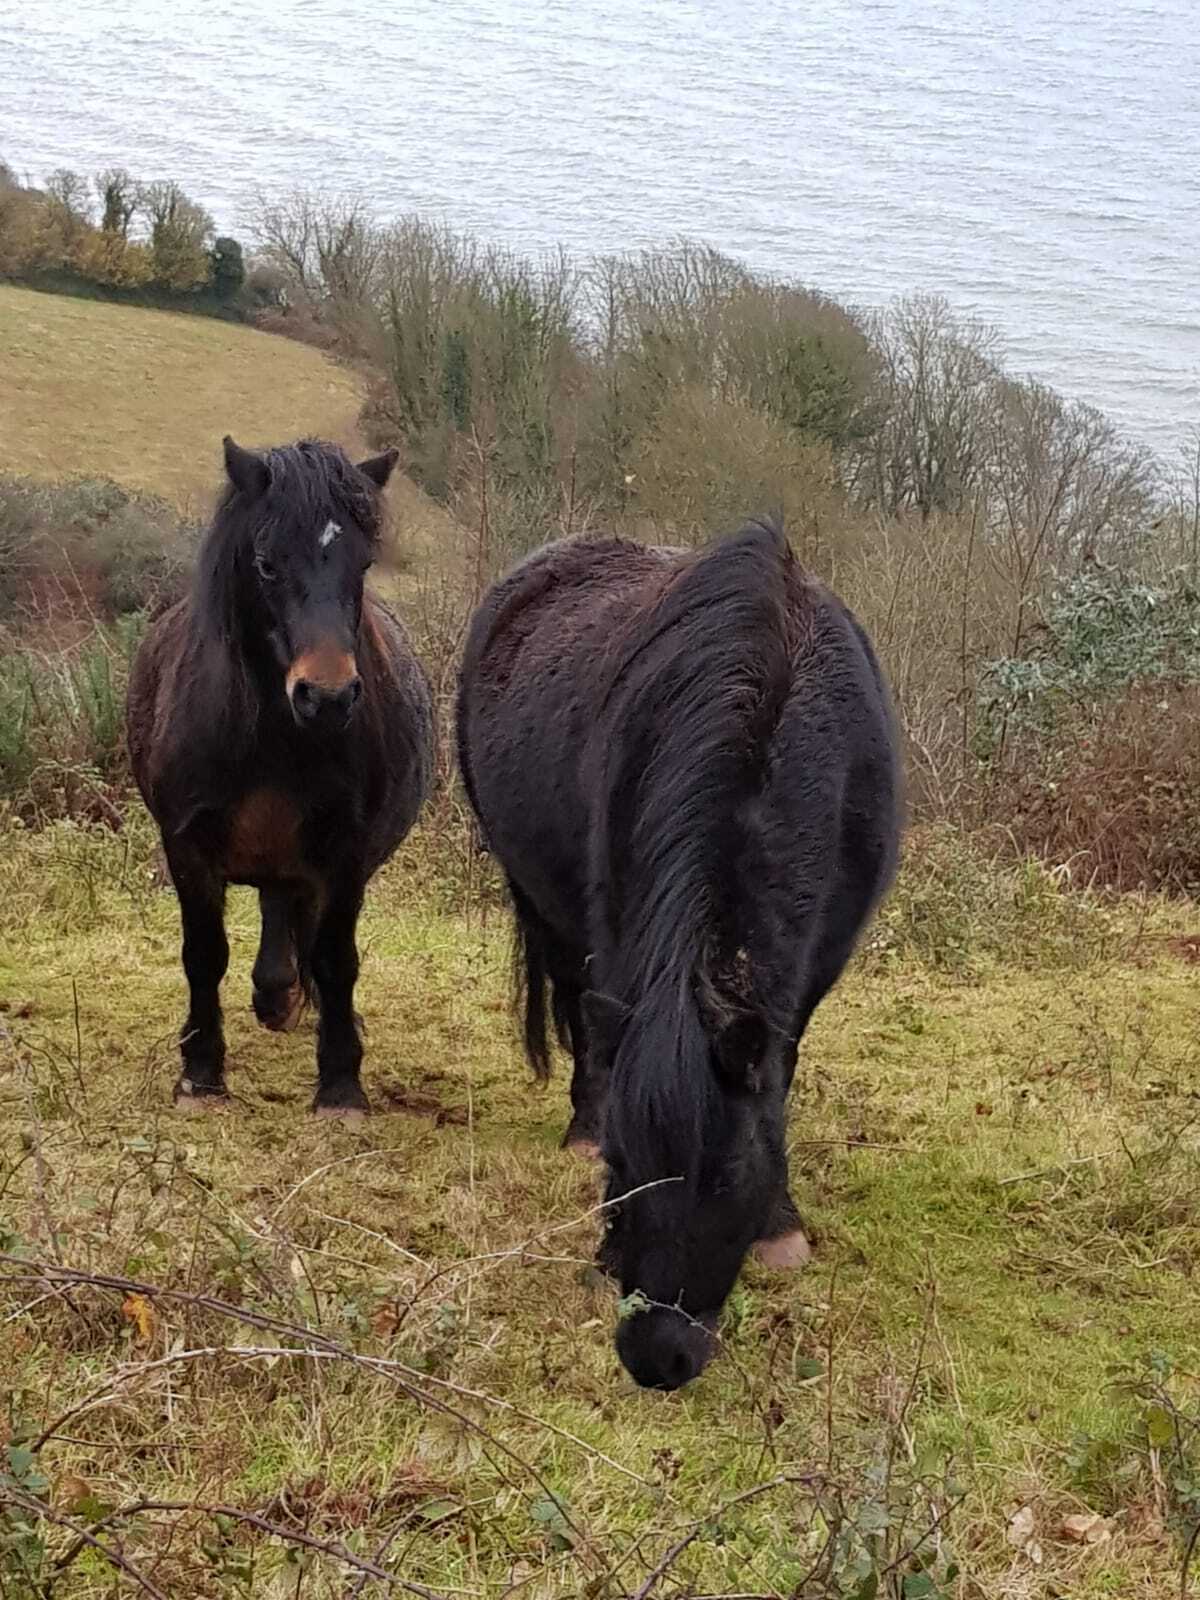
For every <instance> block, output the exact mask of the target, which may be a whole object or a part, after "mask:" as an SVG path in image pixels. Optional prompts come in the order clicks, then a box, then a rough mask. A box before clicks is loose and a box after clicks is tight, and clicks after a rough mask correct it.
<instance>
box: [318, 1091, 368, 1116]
mask: <svg viewBox="0 0 1200 1600" xmlns="http://www.w3.org/2000/svg"><path fill="white" fill-rule="evenodd" d="M312 1108H313V1115H314V1116H317V1117H337V1118H339V1119H340V1120H341V1121H342V1122H362V1121H364V1119H365V1118H367V1117H368V1116H370V1114H371V1102H370V1101H369V1100H368V1099H367V1097H366V1095H365V1094H364V1093H363V1092H362V1089H361V1088H360V1087H359V1085H358V1084H357V1083H353V1084H346V1085H344V1086H343V1085H340V1084H339V1085H338V1087H337V1088H335V1089H329V1090H326V1091H324V1092H323V1091H321V1090H320V1089H318V1090H317V1097H316V1099H315V1100H314V1101H313V1107H312Z"/></svg>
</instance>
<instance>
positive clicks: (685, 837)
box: [593, 521, 793, 1181]
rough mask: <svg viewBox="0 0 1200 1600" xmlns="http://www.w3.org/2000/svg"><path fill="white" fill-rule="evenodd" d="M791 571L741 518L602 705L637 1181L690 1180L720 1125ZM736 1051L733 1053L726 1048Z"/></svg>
mask: <svg viewBox="0 0 1200 1600" xmlns="http://www.w3.org/2000/svg"><path fill="white" fill-rule="evenodd" d="M792 564H793V558H792V554H791V551H790V549H789V548H788V545H787V542H786V540H785V538H784V535H783V532H782V529H781V528H779V527H778V526H777V525H776V524H774V523H772V522H766V521H764V522H752V523H748V524H747V525H746V526H745V527H744V528H742V530H741V531H740V532H739V533H737V534H734V535H732V536H731V537H729V538H727V539H723V540H721V541H720V542H719V543H717V544H716V545H714V546H713V547H712V548H711V549H710V550H708V551H707V552H706V553H704V554H703V555H701V556H700V557H699V558H698V559H697V560H696V561H695V562H693V563H692V564H690V565H689V566H687V567H686V568H685V569H684V570H683V572H682V573H681V574H680V576H679V577H678V578H677V579H676V580H675V582H674V583H673V584H672V585H671V586H670V588H669V589H668V590H667V591H666V593H665V594H664V595H663V596H662V598H661V600H660V601H659V603H658V605H657V606H656V607H655V608H654V610H653V611H652V612H651V613H650V614H649V615H648V617H647V618H646V620H645V622H644V623H643V624H642V625H641V627H640V629H639V630H638V632H637V634H636V635H635V636H634V637H633V639H632V640H631V641H630V643H629V647H628V649H627V651H626V652H625V653H624V655H623V660H622V662H621V664H620V666H619V668H618V669H617V672H616V675H615V678H614V682H613V688H612V690H611V692H610V695H609V699H608V705H607V715H606V717H605V719H604V726H605V727H606V728H608V729H610V730H615V732H614V736H613V737H612V738H611V739H609V740H608V741H607V747H608V752H609V753H607V754H606V755H605V756H604V758H603V760H604V769H605V770H604V776H603V792H604V795H605V822H604V833H603V838H602V840H601V841H600V848H599V851H598V854H597V857H596V859H595V860H594V862H593V873H594V876H595V881H597V882H598V883H599V884H603V885H604V892H605V894H606V898H607V901H608V907H609V926H610V933H611V937H612V971H613V974H614V979H615V982H614V988H615V990H616V993H617V995H618V996H619V997H620V998H621V999H623V1000H625V1001H626V1002H627V1004H628V1005H629V1006H630V1011H629V1014H628V1017H627V1021H626V1025H625V1028H624V1031H623V1034H622V1037H621V1041H620V1044H619V1047H618V1049H617V1053H616V1058H615V1060H614V1063H613V1079H612V1094H611V1096H610V1101H609V1106H610V1110H609V1115H610V1117H611V1118H613V1119H614V1125H613V1131H614V1133H616V1134H617V1136H618V1138H619V1140H620V1143H621V1144H622V1145H623V1146H624V1148H625V1150H626V1151H627V1152H628V1153H629V1154H631V1155H632V1156H633V1157H634V1159H635V1160H636V1162H637V1169H638V1170H639V1171H641V1172H643V1173H646V1174H652V1173H653V1174H657V1175H658V1176H661V1177H668V1176H682V1177H684V1178H685V1179H688V1180H689V1181H690V1180H691V1178H692V1176H694V1171H695V1165H696V1162H697V1160H698V1157H699V1154H700V1152H701V1150H702V1148H703V1143H704V1134H705V1125H706V1123H707V1121H708V1119H709V1118H710V1116H712V1115H714V1114H716V1105H717V1089H716V1082H715V1079H714V1075H713V1072H712V1071H711V1069H710V1051H711V1050H712V1049H713V1047H714V1046H715V1047H717V1048H718V1050H719V1048H720V1038H719V1035H720V1034H721V1032H722V1029H723V1027H724V1026H725V1025H727V1024H731V1023H734V1022H737V1024H738V1025H739V1027H740V1026H742V1025H743V1024H744V1022H745V1020H746V1019H745V1018H743V1017H741V1016H740V1015H738V1014H737V1012H736V1010H735V1009H734V1008H731V1009H730V1012H729V1014H728V1015H727V1016H721V1015H719V1014H718V1015H717V1016H711V1015H709V1013H710V1012H711V1011H712V1000H713V999H714V997H716V996H717V995H718V994H719V993H720V990H721V988H722V985H721V983H720V982H719V981H716V980H718V979H719V977H720V974H719V973H717V972H715V971H710V970H709V968H710V965H715V964H716V963H718V962H720V960H721V959H722V952H723V951H725V950H726V947H727V945H728V942H729V937H730V931H731V929H732V928H733V927H734V926H735V923H736V914H735V909H734V907H733V905H732V904H731V903H730V901H729V894H730V889H729V886H730V884H731V883H733V884H736V880H737V877H738V875H739V874H738V861H739V858H740V857H741V856H742V855H743V853H744V851H745V849H746V846H747V845H748V844H749V843H750V842H751V841H750V840H749V838H748V830H750V829H752V828H753V826H754V823H753V821H752V812H753V808H752V806H751V805H750V802H751V801H752V800H753V798H754V797H755V796H756V795H757V794H758V793H760V792H761V790H762V787H763V785H764V783H765V782H766V779H767V775H768V766H769V759H770V746H771V741H772V738H773V736H774V733H775V729H776V725H777V723H778V721H779V717H780V716H781V714H782V711H783V706H784V703H785V700H786V698H787V694H788V691H789V689H790V686H791V677H792V655H793V640H792V631H793V630H792V625H791V623H790V620H789V619H790V614H791V608H790V604H789V601H790V595H791V585H792V578H791V568H792ZM737 1053H738V1054H741V1052H740V1051H739V1052H737Z"/></svg>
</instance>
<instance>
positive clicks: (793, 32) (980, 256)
mask: <svg viewBox="0 0 1200 1600" xmlns="http://www.w3.org/2000/svg"><path fill="white" fill-rule="evenodd" d="M0 154H2V155H4V156H5V157H6V158H7V159H8V160H9V161H10V162H12V163H13V164H15V165H16V166H17V167H18V168H20V169H22V170H26V169H27V170H28V171H29V172H30V174H31V176H34V177H39V176H41V175H43V174H44V173H45V172H46V171H48V170H50V169H51V168H53V167H55V166H60V165H70V166H76V167H85V168H95V167H99V166H102V165H106V164H109V163H111V162H115V161H119V162H121V163H123V164H124V165H126V166H129V167H130V168H132V169H133V170H134V171H135V172H137V173H138V174H139V175H142V176H153V175H169V176H174V177H177V178H179V179H180V180H181V181H182V182H183V183H184V185H185V186H186V187H187V188H188V189H189V191H191V192H192V193H194V194H195V195H196V196H197V198H199V199H202V200H203V201H204V202H205V203H206V204H207V205H208V206H209V207H210V208H211V209H212V210H213V212H214V213H215V214H216V216H217V218H218V221H219V222H220V223H221V224H222V225H224V226H226V227H228V228H234V229H236V228H237V227H238V225H239V224H244V220H245V212H246V207H247V203H248V202H249V200H250V198H251V196H252V195H253V192H254V190H255V188H256V186H259V185H261V186H263V187H265V188H268V189H277V188H281V187H285V186H289V185H292V184H296V183H314V184H319V185H322V186H327V187H331V188H338V189H346V190H353V191H356V192H359V193H362V194H364V195H365V196H366V197H368V198H369V199H370V201H371V202H372V205H373V206H374V207H375V208H376V209H377V210H378V211H379V212H380V213H381V214H394V213H396V212H400V211H405V210H413V209H419V210H421V211H426V212H430V213H435V214H439V215H442V216H444V217H446V218H448V219H449V220H450V221H452V222H454V223H456V224H459V225H461V226H464V227H468V228H472V229H475V230H477V231H478V232H480V233H481V234H483V235H486V236H487V237H489V238H491V239H496V240H500V241H503V242H505V243H508V244H511V245H514V246H517V247H519V248H522V249H532V250H539V249H542V248H544V247H547V246H550V245H552V244H556V243H565V244H567V245H570V246H571V247H572V248H574V249H576V250H578V251H581V252H590V251H595V250H611V249H621V248H626V247H630V246H636V245H643V244H650V243H655V242H659V241H662V240H665V239H668V238H670V237H671V236H673V235H677V234H680V233H687V234H690V235H694V236H697V237H702V238H704V239H705V240H707V241H709V242H711V243H713V244H715V245H717V246H719V247H720V248H721V249H724V250H728V251H730V252H731V253H733V254H735V255H738V256H740V257H742V258H743V259H744V260H746V261H748V262H750V263H751V264H752V265H754V266H756V267H762V268H767V269H770V270H773V271H777V272H781V273H784V274H787V275H791V276H796V277H800V278H803V279H805V280H807V281H809V282H812V283H815V284H817V285H819V286H820V287H822V288H824V289H827V290H829V291H830V292H831V293H834V294H836V295H838V296H840V297H842V298H847V299H850V300H856V301H859V302H864V303H874V302H879V301H882V300H886V299H887V298H888V297H889V296H891V295H893V294H897V293H903V292H906V291H911V290H914V289H921V290H936V291H939V292H942V293H944V294H946V295H947V296H948V297H949V298H950V300H951V301H952V302H953V303H954V304H955V305H956V306H958V307H960V308H962V309H964V310H970V311H974V312H977V313H978V314H980V315H981V316H983V317H985V318H986V319H988V320H989V321H991V322H994V323H995V324H996V325H997V326H998V327H999V328H1000V329H1001V330H1002V332H1003V335H1004V342H1005V346H1006V348H1007V351H1008V355H1009V358H1010V360H1011V361H1012V363H1013V364H1014V365H1015V366H1016V367H1018V368H1019V369H1022V370H1031V371H1034V372H1036V373H1037V374H1038V375H1039V376H1040V377H1043V378H1045V379H1047V380H1048V381H1050V382H1052V383H1054V384H1056V385H1058V386H1059V387H1060V388H1062V389H1064V390H1066V391H1067V392H1069V393H1071V394H1075V395H1079V396H1081V397H1083V398H1085V399H1087V400H1090V401H1092V402H1093V403H1095V404H1098V405H1100V406H1103V407H1104V408H1105V409H1106V410H1108V411H1109V412H1110V413H1111V414H1112V415H1113V416H1114V418H1115V419H1116V420H1117V421H1118V422H1120V423H1121V424H1122V425H1123V426H1124V427H1126V428H1127V429H1128V430H1129V431H1131V432H1133V433H1135V434H1137V435H1139V436H1141V437H1142V438H1145V439H1146V440H1148V441H1149V442H1151V443H1153V444H1155V445H1156V446H1158V447H1159V448H1160V449H1163V450H1164V451H1171V450H1173V448H1174V444H1175V441H1176V440H1177V439H1178V438H1179V436H1180V434H1181V432H1182V430H1183V428H1184V427H1185V425H1187V424H1189V423H1192V422H1195V421H1200V293H1198V290H1197V262H1198V259H1200V13H1198V11H1197V7H1196V3H1195V0H1061V3H1058V4H1053V3H1050V0H1006V3H1004V4H997V3H995V0H811V3H808V4H805V3H802V0H791V3H784V0H756V3H754V4H748V3H746V0H542V3H535V0H492V3H490V4H488V3H470V0H412V3H408V4H398V5H392V6H384V5H380V4H372V3H370V0H290V3H289V0H239V3H237V4H233V3H231V0H172V3H171V4H169V5H167V4H162V3H161V0H72V3H71V4H69V5H63V4H59V3H50V0H27V3H26V4H25V5H23V6H20V7H18V5H17V4H16V3H15V0H0Z"/></svg>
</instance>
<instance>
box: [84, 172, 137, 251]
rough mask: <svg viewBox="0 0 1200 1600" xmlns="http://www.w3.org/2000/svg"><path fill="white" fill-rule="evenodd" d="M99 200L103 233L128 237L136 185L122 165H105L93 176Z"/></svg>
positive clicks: (135, 208) (133, 213)
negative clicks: (101, 170)
mask: <svg viewBox="0 0 1200 1600" xmlns="http://www.w3.org/2000/svg"><path fill="white" fill-rule="evenodd" d="M94 181H95V185H96V198H97V199H98V200H99V202H100V213H101V215H100V227H101V229H102V231H103V232H104V233H109V234H112V235H113V236H114V237H116V238H120V239H128V237H129V225H130V223H131V222H132V221H133V218H134V215H135V214H136V212H137V207H138V186H137V184H136V183H135V182H134V180H133V178H132V176H131V175H130V174H129V173H128V172H127V171H126V170H125V168H124V167H106V168H105V170H104V171H103V172H98V173H97V174H96V177H95V180H94Z"/></svg>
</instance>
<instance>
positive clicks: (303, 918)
mask: <svg viewBox="0 0 1200 1600" xmlns="http://www.w3.org/2000/svg"><path fill="white" fill-rule="evenodd" d="M395 460H396V457H395V453H394V452H391V451H389V452H388V453H387V454H386V455H381V456H376V457H375V458H373V459H372V460H370V461H364V462H362V463H361V464H360V465H359V466H357V467H356V466H354V465H353V464H352V463H351V462H350V460H349V459H348V458H347V456H346V455H345V454H344V453H343V452H342V451H341V450H340V449H338V448H337V447H336V446H335V445H329V444H323V443H320V442H317V441H313V440H304V441H303V442H301V443H300V444H296V445H290V446H288V447H287V448H284V449H278V450H269V451H267V452H265V453H264V454H262V455H259V454H256V453H254V452H252V451H249V450H243V449H241V448H240V447H239V446H238V445H236V444H234V442H233V440H232V439H226V440H225V467H226V471H227V473H228V477H229V482H228V486H227V489H226V492H225V494H224V497H223V498H222V500H221V503H220V505H219V507H218V509H217V513H216V517H215V519H214V521H213V524H212V527H211V528H210V530H209V532H208V534H207V537H206V538H205V540H204V543H203V545H202V547H201V550H200V556H199V562H198V565H197V570H196V574H195V578H194V581H193V583H192V587H191V592H190V594H189V595H188V596H187V597H186V598H185V599H183V600H181V601H180V602H179V603H178V604H177V605H174V606H172V607H171V608H170V610H168V611H166V612H164V613H163V614H162V615H161V616H160V617H159V618H158V620H157V621H156V622H154V623H153V624H152V626H151V628H150V631H149V633H148V634H147V636H146V638H145V640H144V642H143V644H142V646H141V649H140V650H139V651H138V655H137V659H136V661H135V662H134V667H133V674H132V677H131V680H130V685H129V699H128V705H127V708H126V732H127V736H128V741H129V753H130V757H131V760H132V765H133V771H134V776H135V777H136V779H137V783H138V787H139V788H140V789H141V791H142V795H143V797H144V798H145V801H146V804H147V805H148V806H149V808H150V810H151V812H152V813H153V816H154V819H155V821H156V822H157V823H158V826H159V829H160V831H161V833H162V842H163V847H164V850H165V852H166V857H167V864H168V866H169V867H170V870H171V877H172V879H173V880H174V884H175V889H176V892H177V893H178V895H179V907H180V911H181V913H182V919H183V966H184V970H185V972H186V973H187V980H188V985H189V988H190V991H191V1005H190V1008H189V1011H188V1016H187V1021H186V1022H185V1023H184V1025H183V1032H182V1035H181V1050H182V1055H183V1071H182V1074H181V1076H180V1078H179V1082H178V1084H177V1085H176V1090H175V1095H176V1100H177V1101H181V1102H183V1103H195V1101H196V1099H197V1098H198V1097H203V1096H219V1095H223V1094H224V1093H225V1076H224V1067H225V1043H224V1038H223V1033H222V1027H221V1007H220V1000H219V990H220V984H221V979H222V978H223V977H224V975H225V968H226V966H227V965H228V961H229V946H228V944H227V942H226V938H225V915H224V906H225V886H226V884H228V883H246V884H252V885H253V886H254V887H255V888H256V889H257V890H258V893H259V904H260V907H261V911H262V941H261V945H260V948H259V952H258V959H257V960H256V961H255V963H254V973H253V983H254V1010H255V1013H256V1015H257V1017H258V1020H259V1021H260V1022H261V1023H262V1024H263V1025H264V1026H265V1027H267V1028H272V1029H275V1030H277V1031H283V1030H288V1029H290V1028H292V1027H294V1026H295V1024H296V1022H297V1020H298V1018H299V1015H300V1012H301V1011H302V1009H303V1007H304V1004H305V1001H306V1000H307V999H309V998H311V997H313V991H314V989H315V999H316V1001H317V1004H318V1005H319V1008H320V1023H319V1030H318V1043H317V1069H318V1084H317V1093H316V1100H315V1102H314V1110H317V1111H320V1112H326V1113H337V1112H348V1111H350V1112H353V1111H366V1110H367V1109H368V1105H367V1100H366V1096H365V1095H364V1094H363V1091H362V1086H361V1083H360V1081H359V1064H360V1062H361V1060H362V1044H361V1041H360V1039H359V1022H358V1018H357V1016H356V1014H355V1011H354V984H355V980H356V978H357V976H358V953H357V950H356V948H355V928H356V925H357V922H358V913H359V908H360V906H361V905H362V899H363V892H364V889H365V886H366V883H367V880H368V878H370V876H371V874H372V873H373V872H375V871H376V869H377V868H378V867H380V866H381V865H382V864H383V863H384V862H385V861H386V860H387V858H388V857H389V856H390V855H391V853H392V852H393V850H395V848H396V846H397V845H398V844H399V843H400V841H401V840H402V839H403V838H404V836H405V834H406V833H407V832H408V830H409V828H411V826H412V824H413V822H414V820H415V819H416V816H417V812H418V811H419V809H420V807H421V803H422V801H423V799H424V797H425V793H426V790H427V788H428V785H429V779H430V773H431V769H432V745H433V713H432V707H431V701H430V693H429V686H428V683H427V681H426V679H425V675H424V673H423V672H422V670H421V668H420V667H419V665H418V664H417V661H416V658H415V657H414V655H413V653H412V650H411V649H410V647H409V644H408V640H407V638H406V637H405V635H404V632H403V630H402V628H401V627H400V625H399V623H398V622H396V620H395V619H394V618H393V617H392V616H391V615H390V613H389V612H388V611H387V610H385V608H384V607H383V606H382V605H381V604H380V603H379V601H377V600H376V599H374V598H373V597H372V596H371V595H369V594H364V592H363V580H364V577H365V575H366V572H367V568H368V567H369V566H370V565H371V561H372V558H373V556H374V554H375V550H376V546H377V543H378V538H379V528H380V513H381V506H380V491H381V490H382V488H383V487H384V485H385V484H386V483H387V480H388V476H389V474H390V473H391V470H392V467H393V465H394V464H395Z"/></svg>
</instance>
